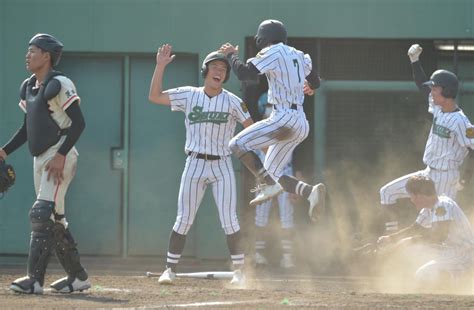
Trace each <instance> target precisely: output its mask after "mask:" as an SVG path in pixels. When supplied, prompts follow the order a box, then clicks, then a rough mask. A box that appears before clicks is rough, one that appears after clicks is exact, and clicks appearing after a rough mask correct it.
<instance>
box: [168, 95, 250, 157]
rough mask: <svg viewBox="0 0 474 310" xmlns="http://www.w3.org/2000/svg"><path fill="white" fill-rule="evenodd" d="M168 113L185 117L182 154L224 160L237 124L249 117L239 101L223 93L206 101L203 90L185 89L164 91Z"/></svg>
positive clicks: (207, 98) (207, 97)
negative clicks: (175, 113)
mask: <svg viewBox="0 0 474 310" xmlns="http://www.w3.org/2000/svg"><path fill="white" fill-rule="evenodd" d="M166 93H167V94H168V95H169V98H170V102H171V110H172V111H181V112H184V113H185V114H186V119H185V126H186V145H185V147H184V149H185V152H186V153H189V152H194V153H201V154H208V155H219V156H228V155H230V154H231V151H230V149H229V141H230V139H231V138H232V137H233V135H234V132H235V126H236V124H237V122H240V123H243V122H244V121H245V120H246V119H249V118H250V114H249V113H248V110H247V108H246V106H245V104H244V103H243V102H242V100H241V99H240V98H239V97H237V96H236V95H234V94H233V93H231V92H229V91H227V90H225V89H223V90H222V92H221V93H220V94H219V95H217V96H214V97H212V98H209V96H207V95H206V93H205V92H204V88H203V87H192V86H185V87H179V88H173V89H169V90H167V91H166Z"/></svg>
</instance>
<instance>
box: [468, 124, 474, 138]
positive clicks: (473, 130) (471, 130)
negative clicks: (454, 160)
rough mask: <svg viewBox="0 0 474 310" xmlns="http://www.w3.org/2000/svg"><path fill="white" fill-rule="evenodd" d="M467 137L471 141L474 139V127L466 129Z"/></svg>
mask: <svg viewBox="0 0 474 310" xmlns="http://www.w3.org/2000/svg"><path fill="white" fill-rule="evenodd" d="M466 137H468V138H469V139H473V138H474V127H470V128H468V129H466Z"/></svg>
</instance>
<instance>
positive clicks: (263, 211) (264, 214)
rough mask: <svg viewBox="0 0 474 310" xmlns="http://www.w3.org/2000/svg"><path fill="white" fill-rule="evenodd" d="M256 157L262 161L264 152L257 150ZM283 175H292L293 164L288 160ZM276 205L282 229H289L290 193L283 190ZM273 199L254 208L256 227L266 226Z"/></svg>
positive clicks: (291, 226) (290, 216)
mask: <svg viewBox="0 0 474 310" xmlns="http://www.w3.org/2000/svg"><path fill="white" fill-rule="evenodd" d="M257 155H258V157H259V158H260V159H261V160H262V161H263V160H264V159H265V153H264V152H262V151H258V152H257ZM282 174H283V175H293V164H292V162H291V158H290V161H289V162H288V164H287V165H286V166H285V167H283V171H282ZM277 200H278V207H279V211H280V222H281V227H282V228H283V229H291V228H293V227H294V221H293V204H292V203H291V200H290V194H289V193H288V192H283V193H281V194H280V195H278V197H277ZM272 203H273V200H268V201H265V202H263V203H262V204H259V205H258V206H257V207H256V210H255V225H256V226H257V227H266V226H267V224H268V218H269V216H270V210H271V208H272Z"/></svg>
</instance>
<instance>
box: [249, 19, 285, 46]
mask: <svg viewBox="0 0 474 310" xmlns="http://www.w3.org/2000/svg"><path fill="white" fill-rule="evenodd" d="M286 41H287V34H286V28H285V25H283V23H282V22H281V21H279V20H274V19H267V20H264V21H263V22H262V23H261V24H260V26H258V30H257V35H255V43H257V48H258V49H259V50H261V49H262V48H264V47H266V46H267V45H268V44H274V43H280V42H283V43H285V44H286Z"/></svg>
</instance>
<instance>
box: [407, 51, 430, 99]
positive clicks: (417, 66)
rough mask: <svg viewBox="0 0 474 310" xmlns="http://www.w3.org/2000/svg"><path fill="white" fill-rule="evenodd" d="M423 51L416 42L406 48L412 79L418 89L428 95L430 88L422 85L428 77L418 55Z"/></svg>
mask: <svg viewBox="0 0 474 310" xmlns="http://www.w3.org/2000/svg"><path fill="white" fill-rule="evenodd" d="M422 52H423V48H422V47H421V46H420V45H418V44H413V45H412V46H410V48H409V49H408V53H407V55H408V58H410V62H411V68H412V70H413V79H414V80H415V83H416V86H418V89H419V90H420V91H421V92H423V94H424V95H425V96H427V97H428V95H429V93H430V91H431V90H430V88H429V87H428V86H426V85H423V83H425V82H426V81H428V77H427V76H426V74H425V71H424V70H423V67H422V66H421V63H420V55H421V53H422Z"/></svg>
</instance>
